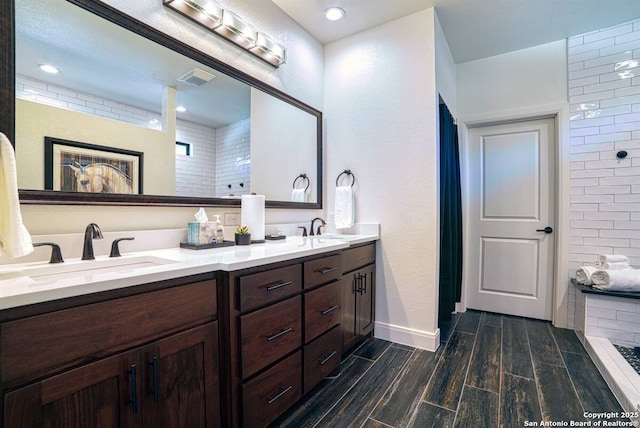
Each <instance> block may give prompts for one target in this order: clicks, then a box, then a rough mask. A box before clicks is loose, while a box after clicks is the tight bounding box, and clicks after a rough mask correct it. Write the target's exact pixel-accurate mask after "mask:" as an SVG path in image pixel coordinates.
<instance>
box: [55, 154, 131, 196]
mask: <svg viewBox="0 0 640 428" xmlns="http://www.w3.org/2000/svg"><path fill="white" fill-rule="evenodd" d="M65 166H68V167H69V168H71V169H72V170H73V171H74V172H75V177H76V185H77V191H78V192H94V193H127V194H132V193H133V180H132V179H131V177H129V176H128V175H127V174H125V173H124V172H123V171H122V170H120V169H119V168H117V167H115V166H113V165H111V164H108V163H92V164H89V165H84V166H82V165H80V164H79V163H77V162H74V163H73V164H65Z"/></svg>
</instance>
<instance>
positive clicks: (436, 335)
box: [374, 321, 440, 352]
mask: <svg viewBox="0 0 640 428" xmlns="http://www.w3.org/2000/svg"><path fill="white" fill-rule="evenodd" d="M374 336H375V337H376V338H378V339H383V340H388V341H390V342H394V343H399V344H401V345H407V346H413V347H415V348H420V349H426V350H427V351H434V352H435V351H436V350H437V349H438V346H440V329H437V330H436V331H435V332H430V331H422V330H416V329H413V328H407V327H402V326H399V325H391V324H385V323H382V322H378V321H376V324H375V334H374Z"/></svg>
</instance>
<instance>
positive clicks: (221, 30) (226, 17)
mask: <svg viewBox="0 0 640 428" xmlns="http://www.w3.org/2000/svg"><path fill="white" fill-rule="evenodd" d="M215 31H216V33H218V34H220V35H222V36H224V38H226V39H228V40H231V41H232V42H233V43H235V44H236V45H238V46H241V47H243V48H245V49H251V48H252V47H254V46H255V45H256V38H257V33H258V32H257V31H256V29H255V28H253V27H252V26H251V25H249V24H247V23H246V22H244V21H243V20H242V18H240V17H239V16H238V15H236V14H235V13H233V12H229V11H228V10H223V11H222V25H221V26H219V27H218V28H216V30H215Z"/></svg>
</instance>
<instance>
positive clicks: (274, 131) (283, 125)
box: [251, 89, 318, 202]
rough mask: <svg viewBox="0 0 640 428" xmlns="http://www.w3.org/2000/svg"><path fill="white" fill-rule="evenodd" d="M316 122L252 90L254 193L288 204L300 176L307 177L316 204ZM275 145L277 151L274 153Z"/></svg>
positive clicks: (311, 196) (276, 100)
mask: <svg viewBox="0 0 640 428" xmlns="http://www.w3.org/2000/svg"><path fill="white" fill-rule="evenodd" d="M316 123H317V119H316V118H315V116H312V115H310V114H308V113H306V112H304V111H302V110H300V109H297V108H293V107H292V106H291V105H290V104H287V103H283V102H282V101H280V100H278V99H276V98H274V97H271V96H268V95H267V94H265V93H264V92H262V91H259V90H257V89H251V156H252V159H251V183H252V186H251V191H252V192H255V193H257V194H258V195H269V197H271V198H273V199H275V200H278V201H288V200H290V199H291V192H292V190H293V181H294V180H295V179H296V177H298V175H300V174H307V177H308V178H309V182H310V183H311V184H310V185H309V189H308V190H307V193H306V196H307V201H309V202H314V201H317V198H316V188H317V185H318V173H317V171H316V169H317V168H316V153H317V150H316V140H317V134H316V128H317V125H316ZM276 146H277V147H278V150H277V151H276V150H273V148H274V147H276ZM283 153H285V156H283V155H282V154H283ZM297 165H305V166H306V167H307V168H309V169H303V168H302V167H298V166H297Z"/></svg>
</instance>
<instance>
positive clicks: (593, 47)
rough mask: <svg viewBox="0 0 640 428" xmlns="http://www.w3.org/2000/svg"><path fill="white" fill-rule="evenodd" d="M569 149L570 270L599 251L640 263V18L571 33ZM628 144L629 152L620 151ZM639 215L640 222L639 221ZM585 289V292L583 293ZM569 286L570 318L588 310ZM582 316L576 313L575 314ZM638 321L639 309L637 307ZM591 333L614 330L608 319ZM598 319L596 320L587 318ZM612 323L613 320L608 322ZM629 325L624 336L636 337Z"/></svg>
mask: <svg viewBox="0 0 640 428" xmlns="http://www.w3.org/2000/svg"><path fill="white" fill-rule="evenodd" d="M567 53H568V76H569V77H568V79H569V81H568V86H569V104H570V110H571V112H570V137H571V139H570V144H571V147H570V152H571V196H570V197H571V220H570V226H571V241H570V259H569V260H570V265H569V269H570V272H569V274H570V276H571V277H573V276H575V270H576V269H577V268H579V267H580V266H582V265H584V264H590V263H592V262H593V261H594V260H595V258H596V256H597V255H598V254H603V253H605V254H624V255H627V256H628V257H629V259H630V261H631V264H632V265H633V266H634V267H636V268H640V221H637V220H640V20H637V21H632V22H628V23H625V24H622V25H618V26H615V27H611V28H605V29H602V30H599V31H594V32H591V33H586V34H582V35H579V36H575V37H571V38H570V39H569V40H568V52H567ZM621 150H624V151H626V152H627V157H626V158H625V159H618V158H617V157H616V154H617V153H618V152H619V151H621ZM634 220H635V221H634ZM578 293H579V292H578ZM576 294H577V293H576V290H575V288H574V287H570V288H569V295H568V319H567V321H568V324H569V327H574V325H575V326H576V327H577V325H576V323H579V321H578V318H580V317H581V316H583V315H582V314H580V312H581V311H580V309H577V308H575V305H576V300H579V299H577V296H576ZM576 317H577V318H576ZM634 317H636V318H637V319H638V321H637V323H638V324H639V325H640V311H638V313H635V314H634ZM607 320H608V321H607V322H602V323H600V324H597V322H596V321H595V319H594V318H591V319H588V320H587V324H588V325H589V326H590V327H591V328H592V329H591V331H592V332H599V333H602V332H603V331H607V332H609V331H616V334H615V336H616V337H618V338H620V339H621V340H622V335H621V333H620V330H616V329H611V328H610V327H611V325H612V324H611V323H612V322H613V323H620V324H619V325H620V326H624V324H622V321H620V320H618V319H614V320H612V319H607ZM589 322H591V323H596V324H595V325H594V324H589ZM605 325H606V326H608V327H605ZM634 334H637V335H640V331H639V332H637V333H632V332H629V331H627V333H626V335H624V340H623V341H627V342H633V341H634Z"/></svg>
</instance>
